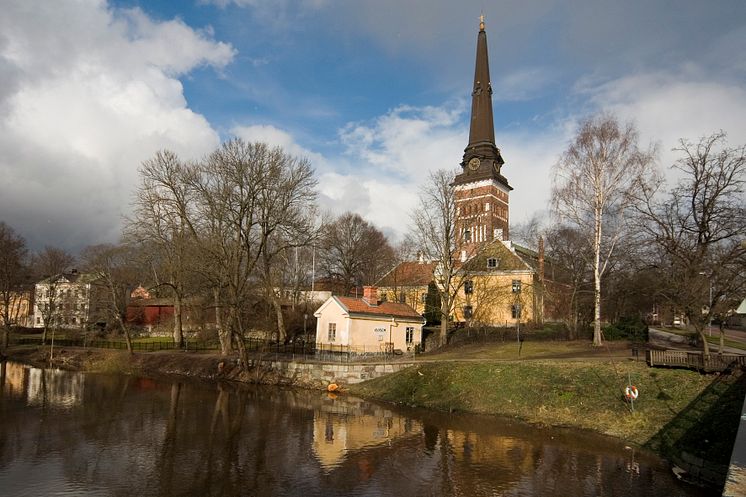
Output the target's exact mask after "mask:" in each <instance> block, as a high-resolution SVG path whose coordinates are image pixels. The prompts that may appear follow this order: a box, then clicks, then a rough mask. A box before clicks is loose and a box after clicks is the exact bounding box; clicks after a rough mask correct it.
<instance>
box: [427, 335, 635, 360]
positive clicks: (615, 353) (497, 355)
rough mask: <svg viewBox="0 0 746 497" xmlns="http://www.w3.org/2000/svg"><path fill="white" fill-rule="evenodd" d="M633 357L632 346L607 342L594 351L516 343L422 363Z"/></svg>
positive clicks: (569, 344) (443, 354)
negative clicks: (435, 361)
mask: <svg viewBox="0 0 746 497" xmlns="http://www.w3.org/2000/svg"><path fill="white" fill-rule="evenodd" d="M519 348H520V355H519ZM631 354H632V352H631V344H630V343H629V342H627V341H615V342H606V343H605V344H604V345H603V346H602V347H594V346H593V345H592V344H591V342H590V341H582V340H574V341H565V340H560V341H537V342H523V345H522V346H519V344H518V342H517V341H515V340H512V341H506V342H490V343H473V344H468V345H460V346H458V347H454V348H446V349H444V350H442V351H438V352H436V353H432V354H423V355H421V356H419V357H420V360H422V361H429V360H476V359H478V360H507V361H515V360H527V359H542V358H570V357H585V358H608V357H630V356H631Z"/></svg>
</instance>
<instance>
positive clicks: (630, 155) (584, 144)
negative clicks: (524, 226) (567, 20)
mask: <svg viewBox="0 0 746 497" xmlns="http://www.w3.org/2000/svg"><path fill="white" fill-rule="evenodd" d="M638 140H639V138H638V132H637V129H636V128H635V126H634V125H633V124H631V123H626V124H623V123H620V122H619V121H618V120H617V119H616V118H615V117H614V116H611V115H608V114H600V115H596V116H593V117H590V118H588V119H586V120H585V121H583V122H582V123H581V124H580V128H579V130H578V133H577V135H576V136H575V138H574V139H573V141H572V142H571V143H570V145H569V146H568V148H567V150H566V151H565V152H564V153H563V154H562V156H561V157H560V159H559V161H558V162H557V163H556V164H555V166H554V170H553V185H552V199H551V202H552V211H553V213H554V215H555V216H556V217H557V218H558V219H559V220H560V221H561V222H563V223H567V224H569V225H571V226H575V227H577V229H578V230H580V231H581V232H582V233H584V234H585V236H586V237H587V239H588V243H589V246H590V248H591V249H592V250H590V251H589V252H590V254H592V260H591V261H590V262H591V267H592V271H593V291H594V299H593V301H594V309H593V344H594V345H595V346H600V345H601V343H602V333H601V317H602V313H601V301H602V300H601V297H602V279H603V276H604V273H605V271H606V270H607V267H608V263H609V260H610V258H611V256H612V253H613V251H614V249H615V248H616V247H617V245H618V243H619V242H620V240H622V239H623V238H624V236H625V234H626V232H627V227H628V225H627V219H628V217H629V216H628V215H629V213H630V209H631V207H632V206H633V204H634V202H635V197H636V196H635V195H634V194H635V192H636V191H637V190H639V189H640V188H641V185H643V184H645V183H646V182H648V181H649V179H650V178H652V177H653V175H654V162H655V161H654V157H655V152H654V149H653V148H652V147H650V148H648V149H647V150H642V149H641V148H640V147H639V145H638Z"/></svg>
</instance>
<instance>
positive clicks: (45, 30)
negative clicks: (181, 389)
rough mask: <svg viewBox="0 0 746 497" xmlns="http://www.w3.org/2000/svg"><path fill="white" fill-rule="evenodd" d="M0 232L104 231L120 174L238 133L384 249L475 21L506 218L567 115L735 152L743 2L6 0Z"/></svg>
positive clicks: (739, 132) (119, 197) (541, 205)
mask: <svg viewBox="0 0 746 497" xmlns="http://www.w3.org/2000/svg"><path fill="white" fill-rule="evenodd" d="M2 3H3V16H2V18H0V111H2V112H0V220H3V221H5V222H7V223H8V224H10V225H11V226H13V227H14V228H15V229H16V230H17V231H19V232H20V233H21V234H22V235H23V236H25V237H26V238H27V240H28V241H29V244H30V245H31V246H32V247H40V246H43V245H45V244H52V245H58V246H62V247H65V248H69V249H73V250H75V249H77V248H79V247H81V246H84V245H87V244H90V243H100V242H106V241H115V240H116V239H117V237H118V234H119V231H120V226H121V219H122V216H124V215H127V213H128V211H129V203H130V199H131V198H132V192H133V189H134V187H135V185H136V184H137V168H138V166H139V164H140V163H141V162H142V161H143V160H145V159H147V158H149V157H151V156H152V155H153V154H154V153H155V151H157V150H158V149H161V148H169V149H172V150H174V151H176V152H177V153H179V154H180V155H181V156H182V157H184V158H185V159H187V158H199V157H201V156H203V155H204V154H206V153H208V152H209V151H210V150H212V149H213V148H214V147H216V146H217V145H218V144H219V143H220V141H221V140H225V139H227V138H230V137H232V136H240V137H242V138H245V139H248V140H263V141H269V142H271V143H273V144H279V145H282V146H284V147H286V148H287V149H288V150H289V151H290V152H292V153H295V154H298V155H305V156H307V157H309V158H310V159H311V161H312V163H313V164H314V166H315V168H316V171H317V176H318V179H319V189H320V203H321V206H322V207H323V208H324V209H325V210H326V211H327V212H329V213H332V214H338V213H341V212H343V211H345V210H353V211H356V212H359V213H360V214H361V215H363V216H364V217H366V218H367V219H369V220H370V221H372V222H374V223H375V224H376V225H377V226H379V227H380V228H381V229H383V230H384V232H386V233H387V234H389V235H390V236H391V237H392V238H394V239H398V238H401V237H402V235H403V234H404V233H405V232H406V230H407V226H408V213H409V212H411V210H412V209H413V208H414V206H415V204H416V192H417V189H418V188H419V187H420V185H421V184H422V183H423V181H424V179H425V178H426V177H427V174H428V172H429V171H431V170H435V169H440V168H455V167H457V165H458V163H459V161H460V159H461V155H462V153H463V149H464V147H465V146H466V139H467V135H468V110H469V94H470V89H471V80H472V77H473V64H474V53H475V43H476V34H477V24H478V17H479V14H480V11H483V12H484V14H485V16H486V23H487V35H488V43H489V51H490V69H491V74H492V86H493V88H494V90H495V94H494V101H493V105H494V114H495V130H496V141H497V145H498V146H499V147H500V148H501V150H502V153H503V157H504V158H505V160H506V166H505V167H504V169H503V172H504V174H505V175H506V177H507V178H508V180H509V181H510V182H511V184H512V185H513V187H514V188H515V190H514V191H513V193H512V196H511V221H512V222H513V223H516V222H522V221H524V220H526V219H527V218H528V217H529V216H531V215H532V214H534V213H537V212H539V213H541V212H543V211H544V210H545V209H546V202H547V200H548V194H549V188H550V183H551V181H550V179H551V167H552V165H553V164H554V162H555V161H556V159H557V157H558V156H559V154H560V153H561V152H562V150H563V149H564V148H565V147H566V145H567V143H568V141H569V140H570V139H571V137H572V135H573V132H574V131H575V127H576V125H577V122H578V120H579V119H581V118H582V117H583V116H586V115H588V114H591V113H594V112H598V111H601V110H607V111H610V112H614V113H616V114H617V115H618V116H619V117H620V118H622V119H624V120H634V122H635V123H636V124H637V126H638V128H639V129H640V134H641V139H642V141H643V143H645V144H646V143H655V144H657V145H658V147H659V150H660V166H661V168H666V167H668V166H669V165H670V164H671V162H672V161H673V160H674V159H675V154H673V153H672V152H671V148H673V147H674V146H676V143H677V140H678V139H679V138H682V137H683V138H689V139H696V138H698V137H699V136H701V135H703V134H709V133H712V132H714V131H717V130H719V129H723V130H725V131H726V132H728V134H729V139H730V142H731V143H732V144H733V145H736V144H743V143H746V83H745V82H746V3H744V2H743V1H740V0H739V1H715V2H694V1H679V2H675V4H672V3H671V2H664V1H629V2H618V1H597V0H579V1H577V2H572V3H571V4H568V3H567V2H559V1H554V0H537V1H533V2H526V1H517V0H516V1H493V2H485V1H479V2H477V1H469V0H467V1H461V2H452V1H450V0H427V1H426V0H418V1H409V2H407V1H404V0H345V1H343V0H296V1H293V0H271V1H270V0H213V1H210V0H183V1H172V2H167V1H138V0H123V1H114V0H112V1H104V0H76V1H73V0H60V1H56V2H47V1H43V0H38V1H33V0H5V1H4V2H2Z"/></svg>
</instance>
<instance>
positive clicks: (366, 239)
mask: <svg viewBox="0 0 746 497" xmlns="http://www.w3.org/2000/svg"><path fill="white" fill-rule="evenodd" d="M394 262H395V254H394V249H393V248H392V247H391V245H390V244H389V242H388V240H387V239H386V235H384V234H383V233H382V232H381V231H380V230H379V229H378V228H376V227H375V226H373V225H372V224H370V223H369V222H368V221H366V220H365V219H363V218H362V217H360V215H359V214H353V213H351V212H347V213H345V214H342V215H341V216H339V217H338V218H337V219H335V220H334V221H332V222H330V223H329V224H327V225H326V226H325V227H324V231H323V234H322V237H321V240H320V251H319V266H320V268H321V271H323V272H324V273H325V274H326V276H328V277H330V278H331V279H333V280H335V281H337V282H338V283H339V284H340V287H341V288H343V289H344V290H343V291H344V292H345V293H346V292H347V291H348V290H349V289H350V288H351V287H353V286H358V285H372V284H373V283H375V282H376V281H378V280H379V279H380V278H381V277H382V276H383V275H384V274H385V273H386V271H388V270H389V269H391V266H392V265H393V263H394Z"/></svg>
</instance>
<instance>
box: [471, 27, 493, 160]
mask: <svg viewBox="0 0 746 497" xmlns="http://www.w3.org/2000/svg"><path fill="white" fill-rule="evenodd" d="M481 144H492V145H493V146H494V144H495V126H494V124H493V119H492V86H491V85H490V62H489V57H488V56H487V33H486V32H485V31H484V20H482V21H481V22H480V23H479V34H478V35H477V63H476V65H475V67H474V86H473V87H472V92H471V127H470V128H469V147H474V146H477V145H481Z"/></svg>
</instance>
